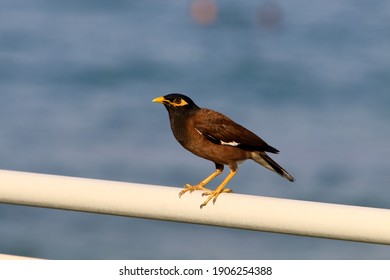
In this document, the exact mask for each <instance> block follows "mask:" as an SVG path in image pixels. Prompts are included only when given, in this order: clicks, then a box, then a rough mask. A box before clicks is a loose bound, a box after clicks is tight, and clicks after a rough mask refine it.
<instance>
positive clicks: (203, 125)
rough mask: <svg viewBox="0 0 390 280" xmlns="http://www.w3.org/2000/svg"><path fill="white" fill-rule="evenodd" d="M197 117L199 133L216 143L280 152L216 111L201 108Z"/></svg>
mask: <svg viewBox="0 0 390 280" xmlns="http://www.w3.org/2000/svg"><path fill="white" fill-rule="evenodd" d="M195 119H196V121H195V123H194V126H195V129H196V130H197V131H198V133H200V134H202V135H203V136H204V137H206V138H207V139H208V140H210V141H211V142H213V143H215V144H220V145H227V146H234V147H237V148H241V149H244V150H256V151H266V152H271V153H278V152H279V151H278V150H277V149H275V148H274V147H271V146H270V145H268V144H267V143H266V142H265V141H264V140H262V139H261V138H260V137H259V136H257V135H256V134H254V133H253V132H251V131H249V130H248V129H246V128H245V127H243V126H241V125H239V124H238V123H236V122H234V121H233V120H231V119H230V118H228V117H227V116H225V115H223V114H221V113H218V112H216V111H213V110H209V109H201V110H200V111H199V113H198V114H197V115H196V117H195Z"/></svg>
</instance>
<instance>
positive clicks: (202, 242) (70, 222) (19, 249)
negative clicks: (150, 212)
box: [0, 0, 390, 259]
mask: <svg viewBox="0 0 390 280" xmlns="http://www.w3.org/2000/svg"><path fill="white" fill-rule="evenodd" d="M389 88H390V2H389V1H385V0H377V1H370V2H366V1H335V0H331V1H323V2H318V1H308V0H294V1H271V0H248V1H233V0H226V1H212V0H195V1H190V0H187V1H182V0H167V1H124V0H121V1H107V0H94V1H92V0H84V1H76V0H67V1H57V0H50V1H49V0H36V1H27V0H1V1H0V93H1V102H0V131H1V137H0V155H1V156H0V168H1V169H9V170H18V171H29V172H40V173H49V174H58V175H69V176H79V177H87V178H97V179H109V180H116V181H127V182H136V183H147V184H159V185H167V186H176V187H180V186H183V185H184V183H197V182H199V180H200V179H202V178H204V177H205V176H207V175H208V174H210V173H211V172H212V171H213V170H214V165H213V164H212V163H210V162H207V161H205V160H203V159H200V158H197V157H196V156H194V155H192V154H190V153H188V152H187V151H185V150H184V149H183V148H182V147H180V145H179V144H178V143H177V142H176V141H175V140H174V138H173V136H172V134H171V131H170V127H169V121H168V115H167V112H166V110H165V109H164V108H163V106H161V105H158V104H155V103H152V102H151V100H152V99H153V98H155V97H157V96H161V95H165V94H167V93H170V92H181V93H185V94H187V95H189V96H190V97H192V99H194V100H195V102H196V103H197V104H198V105H199V106H201V107H208V108H212V109H215V110H218V111H220V112H222V113H225V114H227V115H229V116H230V117H231V118H233V119H234V120H236V121H237V122H239V123H241V124H243V125H245V126H246V127H247V128H249V129H250V130H252V131H254V132H256V133H257V134H259V135H260V136H261V137H262V138H263V139H264V140H266V141H267V142H268V143H270V144H271V145H272V146H275V147H276V148H278V149H279V150H280V151H281V152H280V154H279V155H274V156H273V158H274V159H275V160H276V161H277V162H278V163H280V164H281V165H282V166H283V167H285V168H286V169H287V170H288V171H289V172H290V173H291V174H292V175H293V176H294V177H295V178H296V182H295V183H289V182H288V181H286V180H283V179H282V178H280V177H279V176H277V175H275V174H273V173H271V172H269V171H268V170H266V169H265V168H263V167H261V166H259V165H257V164H256V163H254V162H252V161H247V162H246V163H245V164H243V165H240V167H239V173H238V175H237V176H236V177H235V178H234V179H233V180H232V181H231V183H230V186H231V187H232V188H233V189H234V190H235V192H237V193H244V194H251V195H264V196H273V197H281V198H289V199H300V200H312V201H321V202H330V203H342V204H351V205H361V206H369V207H382V208H389V207H390V165H389V158H390V145H389V143H390V129H389V120H390V110H389V105H390V93H389ZM224 174H225V175H226V174H227V173H224ZM217 183H218V180H216V181H215V182H214V184H215V185H216V184H217ZM212 187H213V186H212ZM207 207H213V206H212V205H210V206H207ZM215 207H218V203H217V204H216V206H215ZM0 219H1V224H0V253H7V254H18V255H25V256H34V257H41V258H51V259H386V258H387V259H388V258H390V248H389V247H387V246H381V245H370V244H360V243H354V242H343V241H334V240H325V239H316V238H306V237H297V236H289V235H282V234H271V233H261V232H251V231H242V230H234V229H226V228H217V227H209V226H201V225H191V224H179V223H171V222H162V221H153V220H143V219H131V218H122V217H112V216H104V215H96V214H86V213H77V212H67V211H60V210H47V209H39V208H32V207H21V206H11V205H4V204H3V205H0ZM384 222H388V221H384Z"/></svg>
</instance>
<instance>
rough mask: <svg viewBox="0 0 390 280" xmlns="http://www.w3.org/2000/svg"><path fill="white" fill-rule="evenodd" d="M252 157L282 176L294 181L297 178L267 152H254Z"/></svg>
mask: <svg viewBox="0 0 390 280" xmlns="http://www.w3.org/2000/svg"><path fill="white" fill-rule="evenodd" d="M252 159H253V160H254V161H256V162H257V163H259V164H261V165H262V166H264V167H265V168H267V169H269V170H271V171H274V172H275V173H277V174H279V175H280V176H282V177H284V178H286V179H287V180H289V181H290V182H294V181H295V179H294V178H293V176H291V175H290V174H289V173H288V172H287V171H286V170H284V169H283V167H281V166H280V165H279V164H277V163H276V162H275V161H274V160H273V159H272V158H270V157H269V156H268V155H267V154H266V153H265V152H253V153H252Z"/></svg>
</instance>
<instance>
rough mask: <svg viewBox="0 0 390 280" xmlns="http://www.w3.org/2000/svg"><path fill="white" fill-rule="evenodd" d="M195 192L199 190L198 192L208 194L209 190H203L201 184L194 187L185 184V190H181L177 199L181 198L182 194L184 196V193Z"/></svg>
mask: <svg viewBox="0 0 390 280" xmlns="http://www.w3.org/2000/svg"><path fill="white" fill-rule="evenodd" d="M196 190H199V191H206V192H210V191H211V190H209V189H208V188H205V187H204V186H203V185H202V184H198V185H195V186H192V185H190V184H185V188H184V190H182V191H181V192H179V197H181V196H182V195H183V194H185V193H186V192H188V191H189V192H190V193H192V192H193V191H196Z"/></svg>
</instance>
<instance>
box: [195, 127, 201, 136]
mask: <svg viewBox="0 0 390 280" xmlns="http://www.w3.org/2000/svg"><path fill="white" fill-rule="evenodd" d="M195 130H196V131H197V132H198V133H199V134H200V135H203V133H202V132H200V131H199V130H198V129H197V128H196V127H195Z"/></svg>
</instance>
